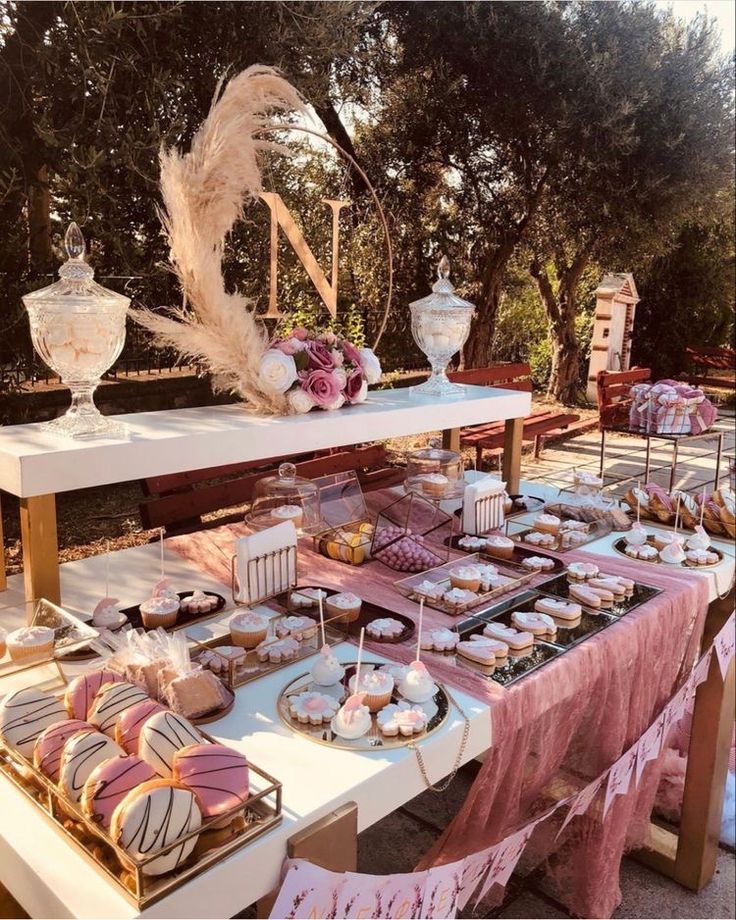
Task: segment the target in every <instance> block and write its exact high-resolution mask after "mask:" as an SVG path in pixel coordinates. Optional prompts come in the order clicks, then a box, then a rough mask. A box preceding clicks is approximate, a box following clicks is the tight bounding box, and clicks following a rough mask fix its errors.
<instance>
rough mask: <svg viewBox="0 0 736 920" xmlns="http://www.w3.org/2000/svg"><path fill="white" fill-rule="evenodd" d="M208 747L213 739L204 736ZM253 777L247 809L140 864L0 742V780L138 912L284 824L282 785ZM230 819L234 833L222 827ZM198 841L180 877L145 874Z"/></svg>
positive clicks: (212, 821)
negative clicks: (254, 787) (0, 777)
mask: <svg viewBox="0 0 736 920" xmlns="http://www.w3.org/2000/svg"><path fill="white" fill-rule="evenodd" d="M201 734H202V735H203V737H204V738H205V739H207V740H208V741H211V742H214V740H215V739H214V738H211V737H210V736H209V735H207V734H205V733H204V732H201ZM248 769H249V771H250V775H251V781H252V778H253V775H255V776H256V777H258V779H259V782H258V785H259V786H262V787H263V788H261V789H260V790H259V791H257V792H255V793H254V794H253V795H252V796H251V797H250V798H249V799H248V801H247V802H246V803H245V805H238V806H236V807H235V808H232V809H230V810H229V811H227V812H224V813H223V814H222V815H220V816H218V817H216V818H211V819H209V820H207V821H204V822H203V823H202V826H201V828H199V829H198V830H196V831H192V832H191V833H189V834H187V835H186V837H184V838H181V839H179V840H176V841H174V842H173V843H172V844H170V845H169V846H168V847H164V848H163V849H161V850H158V851H157V852H156V853H154V854H151V855H150V856H147V857H145V858H143V859H136V858H135V857H132V856H131V855H130V854H128V853H127V852H126V851H125V850H124V849H122V847H119V846H118V845H117V844H116V843H115V842H114V841H113V840H112V838H111V837H110V836H109V834H108V833H107V832H106V831H105V830H103V829H102V828H101V827H100V826H99V825H98V824H95V823H94V822H93V821H90V820H89V819H88V818H87V817H86V816H85V815H83V814H82V812H81V811H79V810H78V808H77V806H76V805H74V804H72V803H71V802H70V801H69V800H68V799H67V798H66V797H65V796H64V795H63V794H62V792H61V790H60V789H59V788H58V787H57V786H56V785H55V784H54V783H52V782H51V781H50V780H49V779H48V778H47V777H46V776H44V775H43V774H42V773H41V772H40V771H38V770H37V769H36V768H35V767H34V765H33V763H32V762H31V761H29V760H27V759H26V758H25V757H23V756H22V755H21V754H19V753H18V752H17V751H15V750H13V749H11V748H9V747H8V746H7V745H5V744H4V743H3V742H2V741H0V775H3V776H5V777H6V779H7V780H8V781H9V782H11V783H13V785H15V786H16V788H18V789H19V790H20V791H21V792H22V793H23V794H24V795H25V796H26V797H27V798H28V799H29V800H30V801H31V802H33V804H34V805H35V806H36V807H37V808H38V809H39V811H40V812H41V813H42V814H43V815H44V817H45V818H46V819H47V820H48V821H50V822H51V824H53V825H54V827H55V828H56V830H57V831H58V832H59V833H60V834H62V835H63V836H64V837H66V839H67V840H68V841H69V843H70V844H71V845H72V846H73V847H75V848H76V849H77V851H78V852H79V853H81V855H82V856H83V857H84V858H85V859H86V860H87V861H88V862H89V863H90V864H91V865H92V866H93V867H94V868H95V870H96V871H97V872H98V873H99V874H100V875H102V876H103V877H105V878H107V879H108V880H109V881H111V882H112V883H113V884H114V885H115V886H116V888H117V889H118V890H119V891H120V892H122V894H123V895H124V896H125V897H126V898H127V899H128V900H129V901H130V902H131V903H132V904H133V905H135V906H136V907H137V908H138V909H139V910H143V909H144V908H145V907H148V906H150V905H151V904H153V903H154V902H155V901H158V900H160V899H161V898H163V897H165V896H166V895H169V894H171V893H172V892H173V891H176V890H177V889H178V888H180V887H181V886H182V885H183V884H185V883H186V882H188V881H189V880H190V879H193V878H195V877H196V876H197V875H200V874H201V873H202V872H204V871H206V870H207V869H208V868H209V867H210V866H212V865H214V864H215V863H216V862H218V861H219V860H221V859H224V858H225V857H226V856H228V855H229V854H230V853H233V852H235V851H236V850H239V849H241V848H242V847H244V846H246V844H249V843H251V842H252V841H253V840H255V839H256V838H257V837H260V836H261V834H264V833H265V832H266V831H268V830H270V829H271V828H273V827H275V826H276V825H277V824H279V823H280V821H281V793H282V787H281V783H280V782H279V781H278V780H277V779H274V777H272V776H271V775H270V774H268V773H266V772H265V771H264V770H261V769H260V768H259V767H257V766H256V765H255V764H254V763H253V762H252V761H249V762H248ZM228 818H230V819H231V822H232V823H231V827H230V828H229V829H223V828H222V827H218V826H219V825H222V824H223V823H226V821H227V819H228ZM191 837H198V838H199V839H198V840H197V844H196V846H195V848H194V850H193V851H192V854H191V855H190V856H189V858H188V859H187V860H186V862H185V863H184V864H183V865H182V866H181V867H180V868H179V869H177V870H176V871H175V872H170V873H167V874H165V875H160V876H147V875H145V874H144V870H145V867H146V864H147V863H149V862H151V861H152V860H154V859H156V858H157V857H159V856H161V855H162V854H164V853H167V852H169V851H170V850H173V849H174V848H175V847H178V846H180V845H181V843H182V840H186V839H189V838H191Z"/></svg>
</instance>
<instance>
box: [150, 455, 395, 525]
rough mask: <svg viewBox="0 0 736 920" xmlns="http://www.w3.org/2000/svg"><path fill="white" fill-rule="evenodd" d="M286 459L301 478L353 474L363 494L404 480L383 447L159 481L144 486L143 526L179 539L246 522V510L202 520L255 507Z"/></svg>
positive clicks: (196, 472)
mask: <svg viewBox="0 0 736 920" xmlns="http://www.w3.org/2000/svg"><path fill="white" fill-rule="evenodd" d="M286 460H288V461H289V462H291V463H294V465H295V466H296V469H297V475H299V476H304V477H306V478H309V479H313V478H316V477H318V476H328V475H330V474H332V473H343V472H346V471H349V470H354V471H355V472H356V473H357V474H358V478H359V480H360V483H361V486H362V488H363V491H364V492H370V491H373V490H374V489H382V488H386V487H388V486H392V485H396V484H397V483H399V482H403V479H404V470H403V469H399V468H396V467H388V468H387V467H386V463H387V456H386V448H385V446H384V445H382V444H374V445H371V446H369V447H357V448H340V449H337V450H335V451H331V452H323V453H320V454H302V455H300V456H296V457H294V456H290V457H273V458H272V459H270V460H259V461H258V462H255V463H238V464H232V465H229V466H220V467H210V468H208V469H202V470H191V471H189V472H186V473H174V474H172V475H168V476H156V477H153V478H150V479H144V480H142V482H141V484H142V488H143V491H144V493H145V494H146V495H147V496H149V498H148V499H147V500H146V501H144V502H142V503H141V505H140V515H141V522H142V523H143V527H144V528H146V529H147V530H149V529H154V528H161V527H162V528H164V530H165V532H166V533H167V534H179V533H190V532H191V531H193V530H201V529H204V528H208V527H218V526H220V525H221V524H227V523H233V522H234V521H242V519H243V512H242V511H238V512H236V513H233V514H230V515H225V516H222V517H218V518H217V519H215V520H212V521H206V522H205V521H203V520H202V516H203V515H205V514H210V513H212V512H214V511H221V510H222V509H224V508H232V507H235V506H238V505H243V504H245V503H247V502H250V501H251V500H252V498H253V493H254V490H255V486H256V483H257V482H258V481H259V480H260V479H263V477H264V476H272V475H273V473H274V470H275V468H276V467H277V466H278V464H279V463H280V462H282V461H286Z"/></svg>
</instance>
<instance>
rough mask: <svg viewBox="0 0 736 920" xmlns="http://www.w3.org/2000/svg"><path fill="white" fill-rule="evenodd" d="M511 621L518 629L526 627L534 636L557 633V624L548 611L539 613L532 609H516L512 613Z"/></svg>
mask: <svg viewBox="0 0 736 920" xmlns="http://www.w3.org/2000/svg"><path fill="white" fill-rule="evenodd" d="M511 622H512V623H513V624H514V626H516V627H517V628H518V629H524V630H526V631H527V632H530V633H532V635H534V636H554V635H556V634H557V624H556V623H555V621H554V620H553V619H552V617H551V616H549V615H548V614H546V613H537V612H536V611H532V610H515V611H514V612H513V613H512V614H511Z"/></svg>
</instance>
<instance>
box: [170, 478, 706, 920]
mask: <svg viewBox="0 0 736 920" xmlns="http://www.w3.org/2000/svg"><path fill="white" fill-rule="evenodd" d="M368 498H369V503H370V504H371V505H373V506H375V507H381V506H382V504H384V505H385V504H388V502H389V501H390V500H391V498H390V497H389V496H387V495H385V494H382V493H380V492H377V493H372V494H371V495H370V496H368ZM243 533H245V528H244V527H243V526H241V525H236V526H231V527H222V528H217V529H215V530H209V531H201V532H199V533H196V534H189V535H186V536H182V537H174V538H172V539H170V540H168V541H167V543H168V545H169V546H170V547H171V548H172V549H174V550H175V551H176V552H178V553H180V554H181V555H182V556H184V557H185V558H187V559H188V560H190V561H191V562H192V563H193V564H194V565H195V566H197V567H198V568H200V569H202V570H204V571H206V572H207V573H208V574H210V575H211V576H212V577H214V578H216V579H218V580H220V581H222V582H223V583H224V584H228V583H229V580H230V574H229V572H230V570H229V566H230V557H231V555H232V553H233V544H234V540H235V539H236V537H237V536H240V535H242V534H243ZM564 559H565V561H566V562H569V561H572V560H573V559H580V560H586V561H595V562H596V563H597V564H598V565H600V566H601V568H602V569H604V570H605V571H606V572H609V573H613V574H625V575H628V576H629V577H633V578H635V579H637V580H638V581H640V582H644V583H646V584H650V585H654V586H656V587H661V588H663V589H664V590H663V593H662V594H660V595H658V596H657V597H655V598H653V599H652V600H650V601H649V602H648V603H646V604H645V605H643V606H641V607H639V608H637V609H636V610H634V611H632V612H631V613H629V614H627V615H626V616H625V617H623V618H622V619H621V620H620V621H619V622H618V623H615V624H613V625H612V626H610V627H609V628H608V629H605V630H603V631H602V632H600V633H598V634H597V635H595V636H592V637H591V638H589V639H587V640H585V641H584V642H583V643H581V644H580V645H578V646H577V647H575V648H574V649H572V650H570V651H568V652H566V653H565V654H564V655H561V656H560V657H559V658H557V659H556V660H554V661H552V662H550V663H549V664H547V665H545V666H544V667H543V668H540V669H539V670H538V671H536V672H534V673H532V674H530V675H527V676H526V677H524V678H523V679H522V680H520V681H518V682H517V683H516V684H514V685H512V686H511V687H509V688H506V689H505V688H502V687H501V686H500V685H498V684H496V683H495V682H493V681H488V680H486V679H485V678H483V677H480V676H477V675H475V674H474V673H472V672H470V671H468V670H466V669H463V668H459V667H454V666H453V664H452V663H451V661H452V659H446V660H443V659H441V658H440V657H439V656H434V657H433V658H432V663H431V670H432V672H433V674H434V675H435V676H436V677H437V678H438V679H440V680H442V681H445V682H447V683H448V684H449V685H450V686H451V687H452V686H454V687H458V688H461V689H463V690H465V691H466V692H468V693H470V694H472V695H473V696H475V697H477V698H479V699H481V700H483V701H484V702H487V703H488V704H489V706H490V709H491V718H492V721H493V747H492V748H491V749H490V750H489V752H488V755H487V757H486V760H485V762H484V763H483V765H482V767H481V770H480V772H479V774H478V777H477V779H476V781H475V783H474V785H473V787H472V789H471V790H470V793H469V794H468V797H467V799H466V801H465V803H464V805H463V807H462V809H461V810H460V812H459V813H458V815H457V816H456V817H455V819H454V820H453V821H452V822H451V824H450V825H449V826H448V827H447V828H446V830H445V832H444V833H443V835H442V837H441V838H440V840H439V841H438V842H437V844H436V846H435V847H434V848H433V849H432V850H431V851H430V852H429V853H428V854H427V855H426V857H425V859H424V860H423V861H422V864H421V867H420V868H426V867H427V866H430V865H437V864H442V863H445V862H449V861H452V860H455V859H459V858H461V857H462V856H465V855H467V854H469V853H473V852H476V851H478V850H481V849H483V848H484V847H486V846H489V845H491V844H493V843H495V842H497V841H499V840H501V839H503V838H504V837H505V836H506V835H507V834H509V833H510V832H512V831H513V830H515V829H516V828H517V827H519V826H521V825H522V824H523V823H525V822H526V821H528V820H529V819H530V818H532V817H534V816H535V815H536V814H540V813H541V812H543V811H545V810H547V809H548V808H549V807H550V805H552V804H553V803H554V801H555V796H557V797H559V796H560V795H562V796H565V795H568V794H570V793H571V792H573V791H575V790H579V789H581V788H582V787H583V786H584V785H586V783H587V782H588V781H590V780H591V779H593V778H594V777H596V776H597V775H598V774H600V773H601V772H602V771H603V770H605V769H606V768H607V767H609V766H610V765H611V764H613V763H614V762H615V761H616V760H617V759H618V757H619V756H620V755H621V754H622V753H623V752H624V751H625V750H626V749H627V748H628V747H629V746H630V745H631V744H632V742H634V741H635V740H636V739H637V738H638V737H639V735H641V734H642V732H644V730H645V729H646V728H647V727H648V726H649V724H650V723H651V722H652V721H653V720H654V718H655V717H656V715H657V714H658V713H659V711H660V710H661V709H662V707H663V706H664V705H665V703H666V702H667V701H668V700H669V698H670V697H671V696H672V695H673V694H674V692H675V690H676V689H677V687H678V686H679V684H680V683H681V682H682V680H683V679H684V677H685V676H686V675H687V673H689V670H690V667H691V665H692V663H693V662H694V660H695V656H696V654H697V649H698V645H699V641H700V636H701V633H702V627H703V623H704V619H705V613H706V610H707V604H708V594H707V586H706V580H705V579H703V578H700V577H698V576H695V575H690V574H688V573H687V572H685V571H683V570H682V569H679V568H678V569H677V570H675V571H672V570H671V569H667V568H665V566H652V565H647V564H645V563H637V562H633V561H631V560H625V559H621V560H618V559H608V558H606V559H605V560H603V559H602V558H601V557H600V556H594V555H592V554H590V555H589V554H586V553H584V552H575V553H567V554H565V556H564ZM400 577H402V576H401V575H400V574H398V573H396V572H393V571H392V570H390V569H388V568H386V567H385V566H384V565H382V564H381V563H379V562H376V561H374V562H372V563H369V564H368V565H365V566H362V567H357V568H353V567H350V566H346V565H344V564H341V563H338V562H335V561H333V560H329V559H326V558H324V557H322V556H319V555H317V554H315V553H314V552H313V551H312V550H311V543H310V541H306V540H303V541H302V545H301V547H300V558H299V580H300V582H302V583H318V584H322V585H325V586H328V587H334V588H338V589H342V588H349V589H350V590H351V591H354V592H355V593H357V594H359V595H361V596H362V597H363V598H365V599H368V600H370V601H372V602H373V603H376V604H380V605H382V606H386V607H387V608H388V609H390V610H394V611H396V612H399V613H404V614H407V615H409V616H412V617H413V618H414V619H416V616H417V613H418V607H417V605H416V604H414V603H413V602H411V601H408V600H406V599H405V598H403V597H402V596H400V595H399V594H398V593H397V592H396V591H395V590H394V588H393V583H394V582H395V581H397V580H398V579H399V578H400ZM543 577H546V576H539V577H538V578H537V579H535V580H536V581H538V580H542V579H543ZM452 622H453V619H452V618H451V617H448V616H447V615H446V614H443V613H440V612H439V611H434V610H431V608H425V624H426V625H427V626H432V625H443V626H447V625H451V624H452ZM367 647H368V648H369V649H373V650H374V651H376V652H378V653H380V654H382V655H384V656H386V657H388V658H392V659H395V660H396V661H398V662H401V663H406V662H408V661H411V660H412V658H413V657H414V647H413V645H410V646H403V645H385V644H375V643H368V644H367ZM659 772H660V762H659V761H653V762H651V763H650V764H649V765H648V766H647V767H646V769H645V771H644V774H643V777H642V780H641V783H640V785H639V788H638V789H637V790H636V791H635V792H633V793H630V794H629V795H626V796H619V797H617V798H616V799H615V801H614V803H613V805H612V807H611V809H610V811H609V814H608V816H607V819H606V821H605V822H604V823H602V822H601V821H600V807H599V803H600V802H601V801H602V795H603V794H604V793H605V784H604V788H603V790H602V792H599V794H598V797H597V799H596V801H594V803H593V805H592V807H591V808H590V809H589V811H588V812H587V814H585V815H582V816H579V817H576V818H575V819H574V820H573V821H572V822H571V823H570V825H569V826H568V827H567V828H566V829H565V831H564V832H563V833H562V834H561V835H560V837H559V839H558V840H555V839H554V838H555V834H556V833H557V830H558V828H559V825H560V823H561V821H562V819H563V818H564V815H565V809H564V808H562V809H560V810H559V812H558V813H557V814H558V815H559V820H557V818H554V819H552V820H550V821H546V822H543V823H542V824H541V825H539V827H538V828H537V830H536V832H535V834H534V836H533V837H532V840H531V842H530V844H529V846H528V847H527V850H526V852H525V854H524V857H523V861H522V866H527V867H529V866H532V865H536V866H541V867H542V869H543V874H544V877H545V884H546V885H547V886H548V889H549V890H550V892H551V893H552V894H553V895H554V896H555V897H557V898H558V899H559V900H560V901H562V902H563V903H564V904H565V905H566V906H567V908H568V910H570V911H571V913H573V914H577V915H579V916H587V917H608V916H610V915H611V914H612V912H613V911H614V910H615V908H616V906H617V904H618V903H619V901H620V891H619V886H618V875H619V864H620V861H621V857H622V855H623V853H624V852H625V850H626V849H627V848H628V847H632V846H636V845H639V844H640V843H641V842H642V841H643V839H644V836H645V832H646V828H647V824H648V820H649V815H650V813H651V808H652V804H653V801H654V797H655V793H656V789H657V784H658V779H659Z"/></svg>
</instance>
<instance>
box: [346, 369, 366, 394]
mask: <svg viewBox="0 0 736 920" xmlns="http://www.w3.org/2000/svg"><path fill="white" fill-rule="evenodd" d="M362 386H363V371H362V370H361V368H360V367H356V368H355V370H354V371H352V372H351V373H350V375H349V376H348V382H347V383H346V384H345V395H346V396H347V398H348V399H349V400H350V402H352V401H353V400H354V399H355V397H356V396H357V395H358V394H359V393H360V390H361V387H362Z"/></svg>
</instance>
